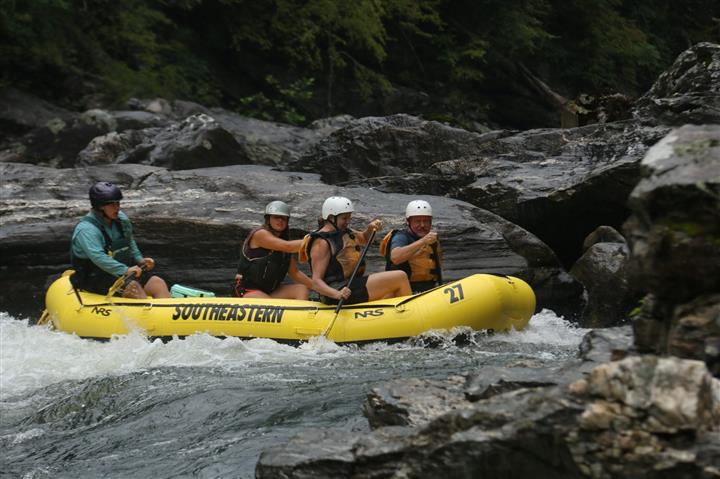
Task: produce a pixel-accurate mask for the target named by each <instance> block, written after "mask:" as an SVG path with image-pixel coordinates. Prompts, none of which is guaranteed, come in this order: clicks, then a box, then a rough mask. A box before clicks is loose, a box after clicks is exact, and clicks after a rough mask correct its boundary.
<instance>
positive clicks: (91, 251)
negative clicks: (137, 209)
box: [71, 211, 143, 276]
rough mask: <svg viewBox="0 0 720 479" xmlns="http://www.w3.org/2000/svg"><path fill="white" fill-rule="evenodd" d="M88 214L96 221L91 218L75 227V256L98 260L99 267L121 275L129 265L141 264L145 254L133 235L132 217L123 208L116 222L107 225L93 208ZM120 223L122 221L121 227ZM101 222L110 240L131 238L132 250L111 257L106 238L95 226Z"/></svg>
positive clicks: (94, 261) (73, 239) (107, 271)
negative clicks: (141, 251)
mask: <svg viewBox="0 0 720 479" xmlns="http://www.w3.org/2000/svg"><path fill="white" fill-rule="evenodd" d="M86 217H90V219H91V220H94V221H93V222H92V223H91V222H88V221H81V222H80V223H78V225H77V226H76V227H75V231H73V235H72V244H71V250H72V254H73V255H74V256H76V257H78V258H82V259H89V260H90V261H92V262H93V263H95V265H96V266H97V267H98V268H100V269H102V270H103V271H105V272H106V273H108V274H111V275H113V276H121V275H123V274H125V272H126V271H127V270H128V267H129V266H132V265H133V264H138V263H140V262H141V261H142V259H143V256H142V254H141V253H140V249H139V248H138V246H137V243H136V242H135V239H134V238H133V236H132V223H130V219H129V218H128V217H127V215H126V214H125V213H123V212H122V211H120V212H119V213H118V219H117V221H113V224H112V225H111V226H108V224H107V223H106V222H105V221H104V220H103V218H102V217H101V216H100V215H98V214H96V213H95V212H93V211H90V212H89V213H88V214H87V215H86ZM93 223H95V224H93ZM118 223H121V224H122V230H121V228H120V227H119V225H118ZM98 224H99V225H102V227H103V229H104V230H105V232H106V233H107V234H108V236H109V237H110V240H111V241H115V240H119V239H122V237H123V236H125V237H129V238H131V239H130V242H129V251H127V252H125V254H123V255H122V256H119V257H117V258H115V257H112V256H109V255H108V254H107V253H106V252H105V238H104V237H103V234H102V233H101V232H100V230H99V229H98V227H97V226H96V225H98ZM118 260H121V261H118ZM122 260H124V261H122Z"/></svg>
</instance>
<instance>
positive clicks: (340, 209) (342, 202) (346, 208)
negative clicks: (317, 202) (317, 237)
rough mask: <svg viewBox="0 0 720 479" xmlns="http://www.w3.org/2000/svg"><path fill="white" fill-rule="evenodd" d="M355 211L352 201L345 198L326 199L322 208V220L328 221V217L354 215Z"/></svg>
mask: <svg viewBox="0 0 720 479" xmlns="http://www.w3.org/2000/svg"><path fill="white" fill-rule="evenodd" d="M353 211H355V210H354V209H353V204H352V201H350V200H349V199H347V198H345V197H344V196H331V197H330V198H328V199H326V200H325V202H324V203H323V206H322V219H324V220H326V219H328V216H330V215H333V216H337V215H340V214H343V213H352V212H353Z"/></svg>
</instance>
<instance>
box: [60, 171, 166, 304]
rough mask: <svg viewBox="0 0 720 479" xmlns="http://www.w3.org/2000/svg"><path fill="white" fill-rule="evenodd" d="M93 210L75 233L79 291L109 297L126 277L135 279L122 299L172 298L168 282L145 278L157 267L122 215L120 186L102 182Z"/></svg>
mask: <svg viewBox="0 0 720 479" xmlns="http://www.w3.org/2000/svg"><path fill="white" fill-rule="evenodd" d="M89 196H90V204H91V206H92V210H90V212H89V213H88V214H87V215H86V216H85V217H84V218H83V219H82V220H81V221H80V223H78V225H77V226H76V227H75V230H74V231H73V235H72V242H71V246H70V260H71V263H72V265H73V268H74V269H75V273H74V274H73V275H72V276H71V277H70V280H71V282H72V284H73V286H75V288H77V289H82V290H85V291H90V292H93V293H99V294H106V293H107V292H108V289H109V288H110V287H111V286H112V285H113V283H115V281H116V280H117V279H118V278H119V277H120V276H123V275H125V274H126V273H131V274H134V275H135V277H136V279H135V280H133V281H131V282H130V283H129V284H128V285H127V286H126V287H125V289H124V291H123V296H125V297H128V298H138V299H143V298H146V297H147V296H148V295H150V296H152V297H154V298H169V297H170V291H168V287H167V284H166V283H165V281H164V280H163V279H162V278H160V277H158V276H150V275H144V276H143V275H142V273H143V269H145V270H148V271H149V270H151V269H153V268H154V267H155V261H154V260H153V259H152V258H144V257H143V256H142V254H141V253H140V249H139V248H138V246H137V243H136V242H135V239H134V238H133V229H132V223H130V219H129V218H128V217H127V215H126V214H125V213H123V212H122V211H120V200H121V199H122V197H123V196H122V191H120V188H118V186H117V185H114V184H113V183H109V182H105V181H102V182H99V183H96V184H95V185H93V186H92V187H91V188H90V192H89Z"/></svg>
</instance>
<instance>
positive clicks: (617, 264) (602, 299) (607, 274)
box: [570, 226, 640, 328]
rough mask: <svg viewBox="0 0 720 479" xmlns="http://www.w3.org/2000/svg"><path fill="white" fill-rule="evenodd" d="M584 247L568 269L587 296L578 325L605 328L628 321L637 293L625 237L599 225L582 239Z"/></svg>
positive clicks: (637, 297)
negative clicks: (632, 281)
mask: <svg viewBox="0 0 720 479" xmlns="http://www.w3.org/2000/svg"><path fill="white" fill-rule="evenodd" d="M583 249H584V252H583V255H582V256H581V257H580V259H578V260H577V261H576V262H575V264H574V265H573V267H572V269H570V274H571V275H572V277H573V278H575V279H576V280H578V281H579V282H580V283H582V285H583V286H584V287H585V292H586V296H587V299H586V304H585V307H584V308H583V312H582V314H581V317H580V319H579V321H578V322H579V324H580V325H582V326H583V327H586V328H604V327H609V326H617V325H619V324H622V323H624V322H627V321H628V315H629V313H630V310H631V309H632V308H633V307H634V306H635V305H636V304H637V302H638V300H639V299H640V296H639V294H638V293H637V290H638V287H637V286H636V285H633V284H632V283H631V280H630V277H629V267H628V265H629V262H630V249H629V248H628V245H627V242H626V241H625V238H623V237H622V235H621V234H620V233H619V232H618V231H617V230H615V229H614V228H612V227H609V226H601V227H599V228H598V229H596V230H595V231H593V232H592V233H591V234H590V235H588V237H587V238H585V241H584V242H583Z"/></svg>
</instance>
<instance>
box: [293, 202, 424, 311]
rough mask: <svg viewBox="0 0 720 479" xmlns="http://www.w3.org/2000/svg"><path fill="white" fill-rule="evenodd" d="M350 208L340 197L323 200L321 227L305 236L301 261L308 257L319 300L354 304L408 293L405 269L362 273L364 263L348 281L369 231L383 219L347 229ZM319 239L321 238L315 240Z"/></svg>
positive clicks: (379, 226)
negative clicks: (363, 274) (361, 227)
mask: <svg viewBox="0 0 720 479" xmlns="http://www.w3.org/2000/svg"><path fill="white" fill-rule="evenodd" d="M353 211H354V208H353V204H352V201H350V200H349V199H347V198H345V197H343V196H331V197H330V198H328V199H326V200H325V202H324V203H323V207H322V221H321V222H320V228H319V229H318V230H317V231H314V232H313V233H310V234H309V235H307V236H306V237H305V244H304V245H303V248H301V251H300V261H304V260H305V259H309V261H310V269H311V270H312V283H313V289H314V290H315V291H317V292H318V293H320V299H321V301H322V302H324V303H326V304H337V303H338V301H340V299H341V298H342V299H343V301H344V303H345V304H355V303H364V302H366V301H374V300H376V299H381V298H394V297H396V296H408V295H410V294H411V291H410V283H408V279H407V275H406V274H405V273H404V272H402V271H385V272H381V273H372V274H370V275H369V276H362V273H363V272H364V270H365V266H364V264H361V266H360V269H358V272H359V273H360V276H356V277H355V278H354V279H353V281H352V283H351V284H347V282H348V280H349V278H350V276H351V275H352V272H353V270H354V269H355V265H357V263H358V261H360V257H361V255H362V250H363V247H364V245H365V244H367V242H368V240H369V239H370V236H371V235H372V233H373V232H375V231H378V230H379V229H380V228H381V227H382V221H380V220H379V219H375V220H373V221H371V222H370V224H368V226H367V228H366V229H365V231H363V232H360V231H355V230H352V229H350V227H349V226H350V219H351V217H352V213H353ZM318 239H320V240H322V241H316V240H318ZM363 263H364V260H363Z"/></svg>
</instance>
